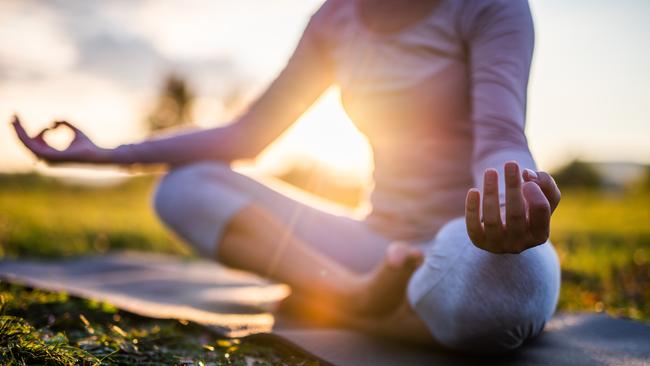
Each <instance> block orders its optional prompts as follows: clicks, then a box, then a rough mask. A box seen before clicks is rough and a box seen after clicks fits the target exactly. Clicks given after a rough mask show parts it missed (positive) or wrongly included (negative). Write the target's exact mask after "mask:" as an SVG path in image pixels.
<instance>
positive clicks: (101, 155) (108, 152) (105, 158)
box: [93, 148, 115, 164]
mask: <svg viewBox="0 0 650 366" xmlns="http://www.w3.org/2000/svg"><path fill="white" fill-rule="evenodd" d="M114 152H115V149H104V148H98V149H97V152H96V154H95V156H94V157H93V158H94V159H93V160H94V161H95V162H97V163H101V164H111V163H114V162H115V158H114V155H115V154H114Z"/></svg>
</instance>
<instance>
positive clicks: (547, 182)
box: [523, 169, 562, 212]
mask: <svg viewBox="0 0 650 366" xmlns="http://www.w3.org/2000/svg"><path fill="white" fill-rule="evenodd" d="M523 178H524V181H525V182H526V183H528V182H531V183H535V184H537V185H538V186H539V188H540V189H541V191H542V193H543V194H544V196H545V197H546V199H548V202H549V204H550V205H551V212H552V211H554V210H555V208H556V207H557V205H558V204H559V203H560V199H561V197H562V194H561V193H560V189H559V188H558V186H557V184H556V183H555V180H554V179H553V177H551V175H550V174H548V173H546V172H541V171H538V172H534V171H532V170H530V169H525V170H524V173H523ZM526 183H524V185H525V184H526Z"/></svg>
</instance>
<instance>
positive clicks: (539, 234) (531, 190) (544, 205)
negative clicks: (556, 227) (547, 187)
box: [522, 182, 551, 244]
mask: <svg viewBox="0 0 650 366" xmlns="http://www.w3.org/2000/svg"><path fill="white" fill-rule="evenodd" d="M522 192H523V194H524V198H525V199H526V202H527V203H528V229H529V231H530V235H531V237H532V238H533V241H534V243H535V244H542V243H544V242H545V241H546V240H548V237H549V234H550V227H551V205H550V204H549V202H548V199H547V198H546V196H545V195H544V192H542V189H541V188H540V186H539V185H537V184H536V183H533V182H526V183H524V185H523V187H522Z"/></svg>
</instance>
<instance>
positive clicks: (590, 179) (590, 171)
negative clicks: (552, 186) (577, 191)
mask: <svg viewBox="0 0 650 366" xmlns="http://www.w3.org/2000/svg"><path fill="white" fill-rule="evenodd" d="M553 178H554V179H555V182H556V183H557V184H558V186H559V187H560V189H562V188H568V187H577V188H601V187H602V186H603V178H602V176H601V175H600V173H598V171H597V170H596V168H594V167H593V166H592V165H591V164H589V163H586V162H584V161H579V160H574V161H572V162H570V163H569V164H567V165H566V166H564V167H563V168H561V169H560V170H558V171H557V172H555V173H554V174H553Z"/></svg>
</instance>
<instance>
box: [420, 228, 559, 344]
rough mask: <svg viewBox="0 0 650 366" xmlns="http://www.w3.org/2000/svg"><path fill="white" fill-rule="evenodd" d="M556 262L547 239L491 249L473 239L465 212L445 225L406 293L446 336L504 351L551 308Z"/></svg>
mask: <svg viewBox="0 0 650 366" xmlns="http://www.w3.org/2000/svg"><path fill="white" fill-rule="evenodd" d="M558 293H559V264H558V262H557V257H556V255H555V252H554V250H553V247H552V246H551V244H550V243H546V244H544V245H542V246H539V247H537V248H533V249H530V250H527V251H525V252H523V253H521V254H492V253H488V252H486V251H484V250H481V249H478V248H476V247H475V246H474V245H473V244H472V243H471V241H470V240H469V238H468V236H467V233H466V228H465V225H464V222H463V221H462V219H460V220H454V221H451V222H450V223H449V224H447V225H446V226H445V227H443V228H442V229H441V230H440V232H439V234H438V236H437V237H436V239H435V240H434V242H433V243H432V245H431V247H430V249H429V251H428V252H427V256H426V260H425V263H424V265H423V266H422V267H421V268H420V269H418V271H417V272H416V273H415V275H414V276H413V278H412V280H411V283H410V284H409V301H410V303H411V305H412V307H413V308H414V310H415V311H416V313H417V314H418V315H419V317H420V318H421V319H422V320H423V321H424V322H425V323H426V324H427V326H428V328H429V330H430V331H431V334H432V335H433V337H434V338H435V339H436V340H437V341H438V342H439V343H441V344H443V345H445V346H447V347H449V348H453V349H459V350H463V351H470V352H478V353H503V352H507V351H510V350H513V349H515V348H517V347H519V346H520V345H521V344H523V343H524V342H525V341H526V340H527V339H529V338H532V337H534V336H535V335H537V334H538V333H539V332H541V330H542V329H543V327H544V324H545V322H546V321H547V320H548V319H549V318H550V317H551V315H552V314H553V312H554V309H555V304H556V302H557V297H558Z"/></svg>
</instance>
